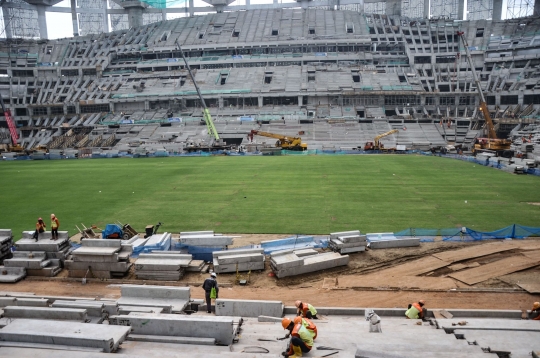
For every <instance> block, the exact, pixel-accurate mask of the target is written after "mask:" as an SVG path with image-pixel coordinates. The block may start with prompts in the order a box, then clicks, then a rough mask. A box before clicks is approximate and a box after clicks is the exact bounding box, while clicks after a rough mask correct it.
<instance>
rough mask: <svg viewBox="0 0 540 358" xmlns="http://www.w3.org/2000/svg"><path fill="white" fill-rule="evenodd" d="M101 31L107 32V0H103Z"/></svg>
mask: <svg viewBox="0 0 540 358" xmlns="http://www.w3.org/2000/svg"><path fill="white" fill-rule="evenodd" d="M103 32H105V33H108V32H109V11H108V10H107V0H103Z"/></svg>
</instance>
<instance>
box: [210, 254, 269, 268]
mask: <svg viewBox="0 0 540 358" xmlns="http://www.w3.org/2000/svg"><path fill="white" fill-rule="evenodd" d="M212 257H213V261H214V272H217V273H224V272H236V269H237V268H238V271H251V270H264V249H245V250H230V251H216V252H213V253H212Z"/></svg>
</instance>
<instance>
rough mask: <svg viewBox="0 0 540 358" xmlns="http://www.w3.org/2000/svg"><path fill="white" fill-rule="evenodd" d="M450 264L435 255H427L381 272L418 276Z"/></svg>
mask: <svg viewBox="0 0 540 358" xmlns="http://www.w3.org/2000/svg"><path fill="white" fill-rule="evenodd" d="M448 265H449V263H448V262H446V261H443V260H441V259H438V258H436V257H433V256H427V257H423V258H421V259H418V260H413V261H410V262H407V263H404V264H401V265H397V266H394V267H391V268H388V269H383V270H381V271H379V273H382V274H385V275H394V276H416V275H421V274H423V273H426V272H430V271H433V270H436V269H439V268H441V267H445V266H448Z"/></svg>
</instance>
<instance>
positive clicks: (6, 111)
mask: <svg viewBox="0 0 540 358" xmlns="http://www.w3.org/2000/svg"><path fill="white" fill-rule="evenodd" d="M0 104H1V105H2V112H4V117H6V122H7V125H8V128H9V134H10V135H11V143H12V145H13V146H14V147H17V139H19V135H18V134H17V127H16V126H15V122H14V121H13V116H12V115H11V110H10V109H9V108H6V106H5V105H4V98H2V95H1V94H0Z"/></svg>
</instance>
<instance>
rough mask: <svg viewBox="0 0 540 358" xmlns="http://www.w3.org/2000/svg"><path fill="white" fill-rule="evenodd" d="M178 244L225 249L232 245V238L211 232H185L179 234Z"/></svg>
mask: <svg viewBox="0 0 540 358" xmlns="http://www.w3.org/2000/svg"><path fill="white" fill-rule="evenodd" d="M179 242H180V244H182V245H188V246H209V247H226V246H229V245H232V244H233V237H231V236H223V235H222V234H215V233H214V232H213V231H185V232H181V233H180V241H179Z"/></svg>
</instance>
